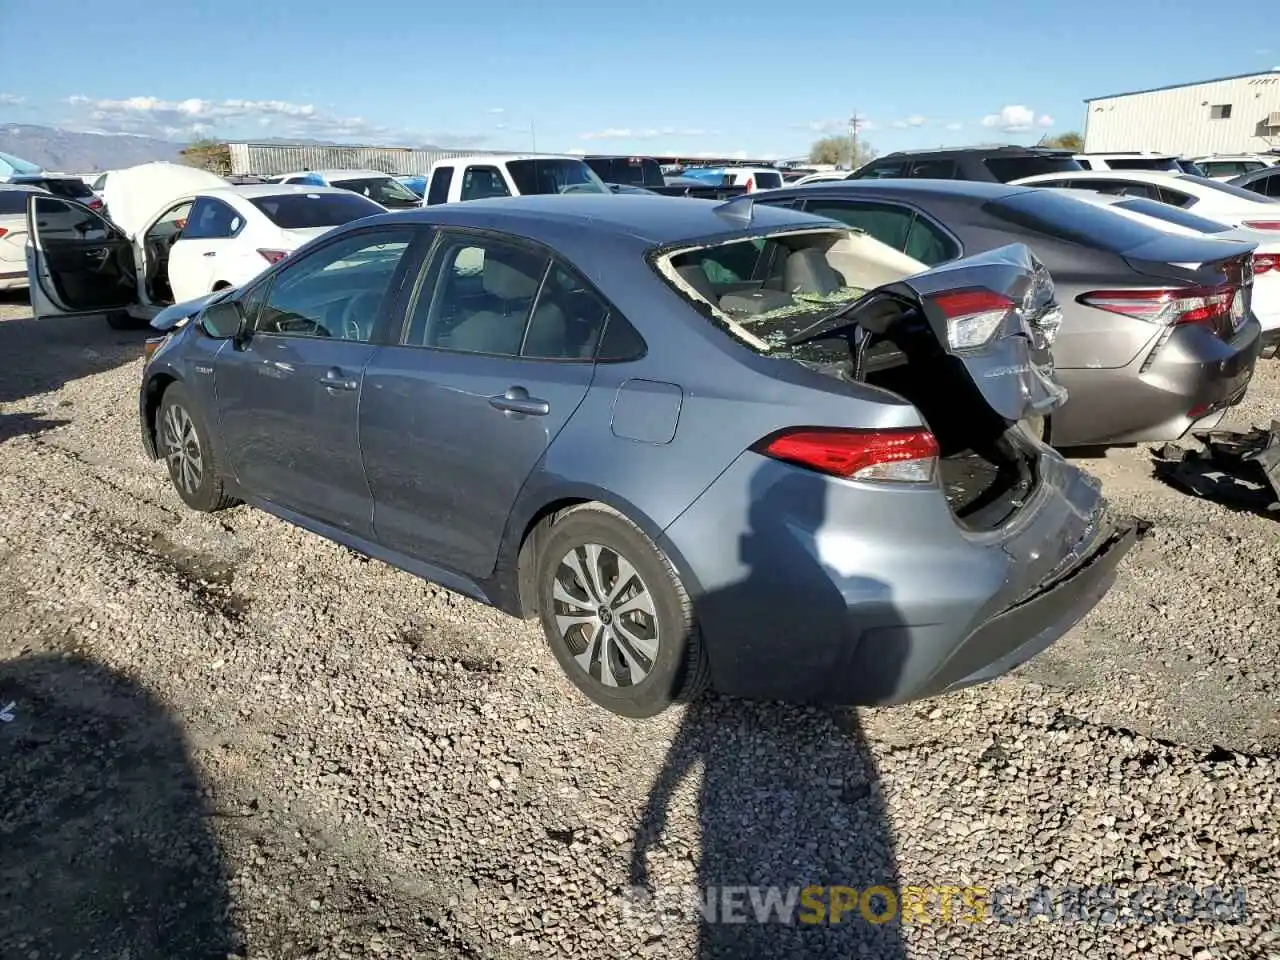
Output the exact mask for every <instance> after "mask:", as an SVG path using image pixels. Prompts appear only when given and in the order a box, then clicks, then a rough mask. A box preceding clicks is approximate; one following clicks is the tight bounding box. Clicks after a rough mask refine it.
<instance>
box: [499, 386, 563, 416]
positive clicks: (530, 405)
mask: <svg viewBox="0 0 1280 960" xmlns="http://www.w3.org/2000/svg"><path fill="white" fill-rule="evenodd" d="M489 406H491V407H493V408H494V409H495V410H501V411H502V412H503V413H515V414H524V415H526V416H530V417H545V416H546V415H547V414H548V413H550V412H551V404H549V403H547V401H545V400H541V399H539V398H538V397H531V396H529V391H528V390H526V389H525V388H524V387H508V388H507V392H506V393H502V394H498V395H497V396H495V397H490V398H489Z"/></svg>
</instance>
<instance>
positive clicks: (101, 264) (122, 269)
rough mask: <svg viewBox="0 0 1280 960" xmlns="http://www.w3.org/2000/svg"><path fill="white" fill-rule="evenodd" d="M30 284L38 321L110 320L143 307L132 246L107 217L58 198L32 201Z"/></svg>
mask: <svg viewBox="0 0 1280 960" xmlns="http://www.w3.org/2000/svg"><path fill="white" fill-rule="evenodd" d="M27 281H28V283H29V284H30V287H31V311H32V313H33V314H35V316H36V317H37V318H40V317H58V316H75V315H80V314H97V313H107V314H110V313H116V312H118V311H122V310H126V309H128V308H129V307H131V306H134V305H136V304H137V303H138V279H137V269H136V267H135V266H134V257H133V243H132V241H130V240H129V238H128V237H126V236H125V235H124V232H123V231H122V230H121V229H120V228H119V227H117V226H116V225H115V224H114V223H112V222H111V221H110V220H108V219H106V218H105V217H103V216H100V215H99V214H97V213H94V212H93V211H92V210H90V209H89V208H88V207H86V206H84V205H82V204H79V203H76V202H75V201H74V200H68V199H66V198H64V197H58V196H54V195H53V194H46V193H33V194H32V195H31V196H30V197H29V198H28V200H27Z"/></svg>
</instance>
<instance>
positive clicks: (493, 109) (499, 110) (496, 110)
mask: <svg viewBox="0 0 1280 960" xmlns="http://www.w3.org/2000/svg"><path fill="white" fill-rule="evenodd" d="M489 112H490V113H506V112H507V108H506V107H490V108H489Z"/></svg>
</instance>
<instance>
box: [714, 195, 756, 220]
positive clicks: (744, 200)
mask: <svg viewBox="0 0 1280 960" xmlns="http://www.w3.org/2000/svg"><path fill="white" fill-rule="evenodd" d="M755 212H756V205H755V201H754V200H752V199H751V195H750V194H744V195H743V196H741V197H734V198H733V199H732V200H726V201H725V202H724V203H722V204H720V205H719V206H717V207H716V214H717V215H718V216H721V217H724V218H725V219H727V220H736V221H737V222H739V223H741V224H742V225H743V226H749V225H750V223H751V220H752V218H753V217H754V216H755Z"/></svg>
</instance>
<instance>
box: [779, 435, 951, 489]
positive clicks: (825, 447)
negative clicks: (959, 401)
mask: <svg viewBox="0 0 1280 960" xmlns="http://www.w3.org/2000/svg"><path fill="white" fill-rule="evenodd" d="M755 449H756V451H757V452H758V453H762V454H764V455H765V456H767V457H772V458H773V459H775V460H784V461H786V462H787V463H794V464H796V465H797V466H801V467H808V468H809V469H810V470H817V471H818V472H820V473H826V474H830V475H831V476H833V477H845V478H847V479H850V480H888V481H893V482H897V483H930V482H932V480H933V476H934V473H935V471H936V469H937V464H938V441H937V440H936V439H934V436H933V434H932V433H930V432H929V431H928V430H925V429H923V428H921V427H899V428H893V429H888V430H846V429H838V428H829V427H802V428H798V429H795V430H787V431H785V432H784V433H780V434H776V435H774V436H773V437H771V438H767V439H765V440H763V441H761V442H760V443H759V444H757V445H756V448H755Z"/></svg>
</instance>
